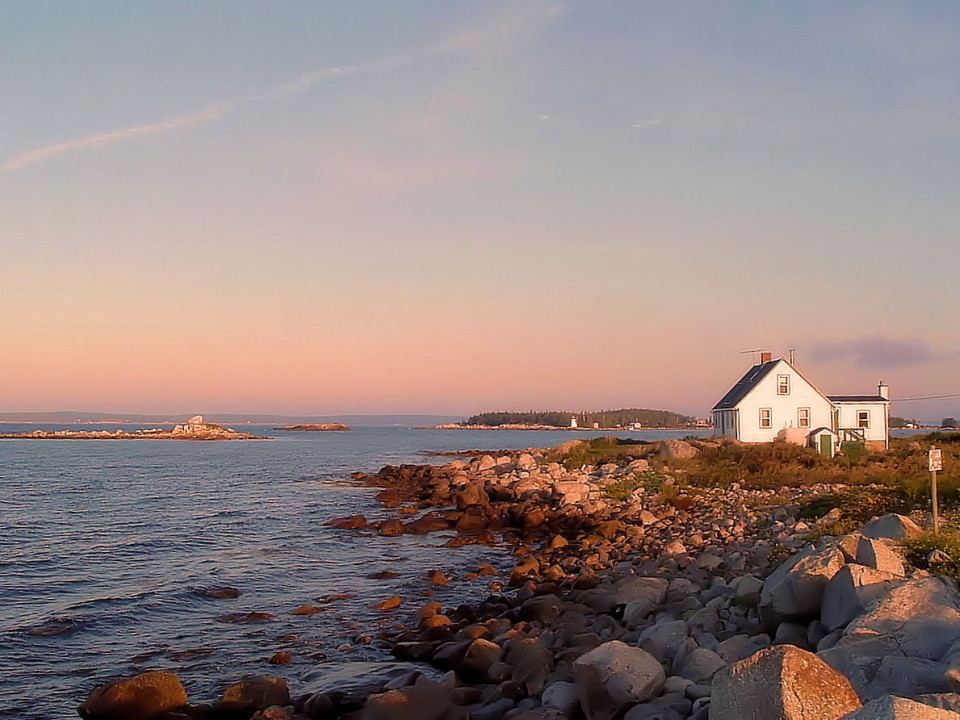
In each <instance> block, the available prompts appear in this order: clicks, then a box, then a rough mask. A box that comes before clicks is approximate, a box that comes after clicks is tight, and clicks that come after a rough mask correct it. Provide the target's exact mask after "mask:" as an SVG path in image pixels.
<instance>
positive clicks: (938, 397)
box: [890, 393, 960, 402]
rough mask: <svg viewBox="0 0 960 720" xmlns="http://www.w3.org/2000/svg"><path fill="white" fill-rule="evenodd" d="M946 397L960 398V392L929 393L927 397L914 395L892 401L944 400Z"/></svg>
mask: <svg viewBox="0 0 960 720" xmlns="http://www.w3.org/2000/svg"><path fill="white" fill-rule="evenodd" d="M946 398H960V393H953V394H952V395H927V396H926V397H913V398H893V399H892V400H891V401H890V402H912V401H913V400H944V399H946Z"/></svg>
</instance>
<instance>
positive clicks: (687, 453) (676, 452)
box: [660, 438, 700, 459]
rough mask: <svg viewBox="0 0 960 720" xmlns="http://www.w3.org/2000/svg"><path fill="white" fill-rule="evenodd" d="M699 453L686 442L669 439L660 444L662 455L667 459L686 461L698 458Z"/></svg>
mask: <svg viewBox="0 0 960 720" xmlns="http://www.w3.org/2000/svg"><path fill="white" fill-rule="evenodd" d="M699 453H700V451H699V450H697V448H695V447H694V446H693V445H691V444H690V443H688V442H686V441H685V440H676V439H674V438H667V439H666V440H662V441H661V442H660V455H661V456H662V457H665V458H680V459H686V458H692V457H696V456H697V455H698V454H699Z"/></svg>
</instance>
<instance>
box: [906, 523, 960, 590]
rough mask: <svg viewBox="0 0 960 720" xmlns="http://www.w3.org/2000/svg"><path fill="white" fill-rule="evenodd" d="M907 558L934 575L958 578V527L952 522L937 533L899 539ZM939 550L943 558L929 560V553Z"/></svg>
mask: <svg viewBox="0 0 960 720" xmlns="http://www.w3.org/2000/svg"><path fill="white" fill-rule="evenodd" d="M901 546H902V547H903V549H904V553H905V555H906V558H907V560H908V561H909V562H910V563H911V564H912V565H914V566H915V567H918V568H922V569H924V570H929V571H930V572H932V573H934V574H936V575H946V576H948V577H951V578H953V579H954V580H960V529H958V527H957V526H956V525H955V524H954V525H953V526H952V527H946V528H944V529H942V530H941V531H940V532H939V533H937V534H934V533H932V532H925V533H924V534H923V535H918V536H917V537H913V538H906V539H904V540H902V541H901ZM936 551H940V552H941V553H944V554H945V559H943V560H942V561H940V562H931V561H930V557H931V553H934V552H936Z"/></svg>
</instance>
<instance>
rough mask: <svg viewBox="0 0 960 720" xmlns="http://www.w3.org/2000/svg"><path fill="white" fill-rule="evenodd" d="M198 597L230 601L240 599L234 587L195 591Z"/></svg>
mask: <svg viewBox="0 0 960 720" xmlns="http://www.w3.org/2000/svg"><path fill="white" fill-rule="evenodd" d="M197 594H198V595H202V596H203V597H206V598H212V599H214V600H232V599H233V598H238V597H240V591H239V590H237V589H236V588H234V587H215V588H203V589H201V590H197Z"/></svg>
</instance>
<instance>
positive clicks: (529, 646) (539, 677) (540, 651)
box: [507, 638, 553, 695]
mask: <svg viewBox="0 0 960 720" xmlns="http://www.w3.org/2000/svg"><path fill="white" fill-rule="evenodd" d="M507 662H508V663H510V665H512V666H513V675H512V676H511V680H512V681H513V682H515V683H516V684H517V685H519V686H520V687H522V688H523V689H524V690H525V691H526V693H527V694H528V695H537V694H538V693H539V692H540V691H541V690H543V687H544V685H546V684H547V680H548V679H549V678H550V673H551V672H552V671H553V653H552V652H550V650H548V649H547V648H546V647H544V646H543V645H541V644H540V643H538V642H537V641H536V640H534V639H533V638H525V639H523V640H521V641H520V642H519V643H518V642H516V641H514V642H513V643H511V646H510V652H509V653H508V655H507Z"/></svg>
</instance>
